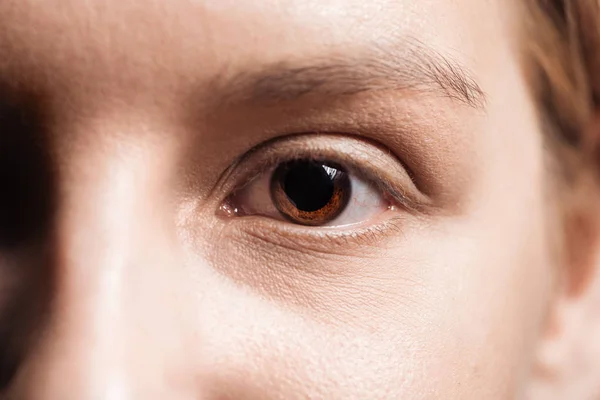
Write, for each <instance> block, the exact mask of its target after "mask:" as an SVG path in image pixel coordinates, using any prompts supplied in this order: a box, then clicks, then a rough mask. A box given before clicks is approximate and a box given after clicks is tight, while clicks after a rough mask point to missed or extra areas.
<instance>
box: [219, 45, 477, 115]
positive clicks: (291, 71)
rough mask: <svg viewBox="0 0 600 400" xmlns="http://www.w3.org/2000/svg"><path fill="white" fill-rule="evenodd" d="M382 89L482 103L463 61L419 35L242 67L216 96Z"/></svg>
mask: <svg viewBox="0 0 600 400" xmlns="http://www.w3.org/2000/svg"><path fill="white" fill-rule="evenodd" d="M220 87H221V88H223V86H220ZM382 90H405V91H410V92H414V93H420V94H425V95H430V96H431V95H432V94H433V95H437V96H441V97H446V98H450V99H452V100H453V101H455V102H458V103H460V104H463V105H467V106H469V107H472V108H474V109H477V110H482V109H484V108H485V104H486V96H485V93H484V91H483V90H482V89H481V87H480V86H479V85H478V84H477V82H476V81H475V79H474V78H473V75H472V74H471V73H469V71H468V70H467V69H466V68H465V67H463V66H461V65H460V64H459V63H458V62H456V61H455V60H453V59H452V58H451V57H450V56H448V55H443V54H441V53H440V52H438V51H436V50H434V49H431V48H430V47H427V46H426V45H425V44H423V43H421V42H419V41H413V42H412V43H410V44H409V45H407V46H405V47H404V48H403V50H402V51H394V50H393V49H387V48H382V47H373V48H372V49H370V50H369V51H367V52H365V53H364V54H359V55H355V56H351V57H343V56H336V57H331V58H323V59H317V60H311V61H310V62H309V63H300V64H294V63H293V62H291V61H284V62H279V63H274V64H270V65H267V66H265V67H262V68H261V69H260V70H258V71H250V72H248V71H245V72H242V73H239V74H237V75H234V76H233V77H231V78H229V79H227V81H226V83H225V85H224V89H223V90H221V93H222V99H221V100H222V101H224V102H226V103H229V102H238V101H249V102H250V101H251V102H256V101H260V102H264V103H277V102H281V101H292V100H298V99H299V98H302V97H304V96H307V95H326V96H344V95H353V94H358V93H361V92H368V91H382Z"/></svg>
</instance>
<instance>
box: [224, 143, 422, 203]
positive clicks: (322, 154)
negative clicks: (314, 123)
mask: <svg viewBox="0 0 600 400" xmlns="http://www.w3.org/2000/svg"><path fill="white" fill-rule="evenodd" d="M311 139H312V142H313V143H314V142H316V141H320V142H321V143H320V145H317V146H310V143H311ZM340 141H345V142H346V143H343V145H342V144H340V143H339V142H340ZM322 142H330V144H332V142H336V143H335V144H337V146H333V148H327V146H326V145H325V144H326V143H322ZM348 142H349V143H348ZM307 145H308V146H307ZM340 147H345V148H346V149H348V150H352V151H346V152H340V151H339V150H340ZM361 150H364V151H367V152H368V153H370V154H368V155H367V156H363V155H362V152H361ZM350 153H352V154H350ZM373 156H375V157H377V158H379V159H380V160H381V161H380V162H382V163H385V164H386V166H387V167H389V169H391V170H393V171H394V172H396V174H393V173H392V172H390V171H383V169H384V168H383V166H376V165H374V162H372V159H373V158H374V157H373ZM306 157H314V158H316V159H319V158H322V159H326V160H330V161H335V162H338V163H340V164H343V165H344V167H345V168H347V169H348V170H349V172H351V173H353V174H356V175H357V176H359V177H361V178H362V179H365V180H367V181H368V182H369V183H371V184H373V185H374V186H375V187H377V188H379V189H380V190H382V191H385V192H387V194H389V195H390V196H392V197H393V200H394V202H395V203H400V204H398V205H400V206H402V207H404V208H407V209H408V211H412V212H423V211H426V210H427V208H428V207H429V206H430V203H431V200H430V199H429V197H428V196H426V195H425V194H423V193H422V192H421V191H419V190H418V188H416V185H415V182H414V180H413V179H412V176H411V171H409V170H408V168H406V166H405V165H404V164H403V163H401V162H400V161H399V160H398V159H397V158H396V157H395V156H394V155H393V154H392V153H391V151H389V150H387V151H386V149H385V148H382V146H377V145H376V144H368V143H365V140H364V139H362V138H357V137H351V136H348V135H343V134H331V133H327V134H319V133H306V134H294V135H288V136H285V137H279V138H275V139H271V140H269V141H267V142H263V143H261V144H259V145H258V146H255V147H253V148H252V149H250V150H249V151H248V152H246V153H245V154H244V155H242V156H241V157H240V158H239V159H237V160H236V161H235V162H234V163H233V164H232V165H231V166H230V167H229V168H228V169H227V170H226V171H225V173H224V174H223V175H222V178H221V180H220V182H219V183H218V184H217V186H216V188H217V189H216V192H218V193H221V194H222V196H223V198H222V199H221V201H224V200H225V198H226V197H228V196H229V195H231V194H232V193H235V192H236V191H239V190H242V189H243V188H244V187H246V186H247V185H249V184H250V183H252V182H253V181H254V180H255V179H257V178H259V177H260V176H261V175H262V174H264V173H268V172H269V171H270V169H272V168H274V167H275V166H276V165H277V163H278V162H282V161H287V160H290V159H293V158H306ZM359 158H361V160H360V161H357V159H359ZM248 164H250V165H248ZM386 175H388V176H386ZM389 175H395V176H394V177H392V176H389ZM398 175H402V176H398ZM232 179H233V180H234V182H231V180H232ZM400 182H401V183H400ZM396 183H397V184H396ZM409 185H410V186H414V188H413V190H410V189H408V188H407V186H409ZM401 189H405V190H401Z"/></svg>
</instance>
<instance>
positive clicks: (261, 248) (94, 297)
mask: <svg viewBox="0 0 600 400" xmlns="http://www.w3.org/2000/svg"><path fill="white" fill-rule="evenodd" d="M514 20H515V15H512V11H511V10H510V9H509V7H507V6H506V3H505V2H504V1H500V0H496V1H494V0H486V1H481V0H429V1H413V0H406V1H404V0H396V1H383V0H382V1H363V0H357V1H350V0H339V1H323V0H319V1H306V0H283V1H275V0H273V1H266V0H265V1H239V0H236V1H234V0H231V1H223V0H218V1H217V0H215V1H202V0H170V1H155V0H147V1H141V0H132V1H126V0H105V1H100V0H89V1H80V0H60V1H58V0H56V1H40V0H4V1H1V2H0V82H1V83H2V87H5V88H6V90H7V92H10V93H12V94H14V93H16V94H19V93H34V94H35V96H34V97H36V98H39V99H43V102H42V103H43V104H44V107H45V108H46V110H45V113H46V114H47V115H48V116H49V117H48V129H47V132H46V134H47V136H48V138H49V140H48V146H49V153H51V155H52V156H51V158H52V163H53V164H54V165H53V167H56V171H57V182H56V186H57V192H58V200H57V215H56V218H55V219H56V229H55V234H54V235H55V236H54V237H53V238H52V240H51V243H52V245H53V246H55V247H56V248H55V249H54V251H55V252H57V253H58V256H57V260H58V261H56V262H55V264H56V265H54V268H56V270H57V288H58V289H57V294H56V297H57V301H56V304H57V306H56V310H54V313H53V318H52V321H53V322H51V323H50V325H51V326H50V327H46V328H45V329H47V331H48V332H49V333H48V334H47V335H44V336H43V338H42V339H40V340H39V343H38V344H36V346H35V347H33V348H32V350H31V352H30V354H28V356H27V358H26V360H25V362H24V367H23V368H22V370H21V371H20V373H19V376H18V379H17V381H16V384H15V388H14V393H15V398H17V399H21V398H23V399H45V398H49V399H50V398H61V399H70V398H69V397H68V396H74V397H71V398H74V399H75V398H77V399H88V398H89V399H91V398H107V399H108V398H112V397H95V394H97V393H110V390H114V391H115V392H114V393H121V394H123V393H124V394H123V397H115V398H127V399H129V398H131V399H134V398H145V399H149V398H161V399H166V398H174V399H175V398H177V399H179V398H181V399H188V398H190V399H192V398H207V399H211V398H215V399H217V398H219V399H224V398H231V399H237V398H286V399H294V398H315V399H316V398H332V399H333V398H340V399H353V398H356V399H367V398H369V399H375V398H410V399H436V398H444V399H452V398H454V399H468V398H472V399H483V398H485V399H493V398H497V399H505V398H510V397H512V396H514V395H515V394H516V393H517V392H519V391H520V390H522V389H523V386H524V382H525V381H526V380H527V376H528V372H529V371H528V368H529V365H530V359H531V357H532V352H533V350H532V349H533V347H534V343H535V339H536V335H537V333H538V332H539V330H540V329H541V327H542V326H543V322H544V321H543V318H544V314H545V304H546V300H547V298H548V296H549V295H548V287H549V286H550V280H551V278H550V277H548V275H550V274H548V271H546V269H547V268H548V265H549V264H550V263H549V261H548V259H547V256H546V250H547V249H546V247H545V242H544V239H543V237H544V235H543V232H544V228H545V211H544V207H543V203H544V199H543V197H544V196H543V193H544V187H543V168H542V166H543V165H542V154H541V149H542V145H541V138H540V135H539V132H538V131H539V130H538V127H537V124H536V122H535V119H534V117H533V115H534V112H533V109H532V105H531V104H530V100H529V98H528V95H527V90H526V87H525V85H524V83H523V79H522V77H521V75H520V72H519V66H518V60H517V56H516V54H515V53H514V52H513V50H512V45H513V41H514V40H515V39H514V33H515V32H513V28H512V27H511V25H510V22H509V21H514ZM407 43H422V44H423V45H424V46H427V47H428V48H431V49H432V52H436V53H439V54H443V55H444V57H447V58H448V59H451V60H453V62H455V63H456V64H457V65H460V68H461V69H463V70H464V71H465V72H466V73H468V75H469V76H470V77H472V78H473V79H474V80H475V81H476V82H477V83H478V85H479V87H480V88H481V89H482V91H483V93H485V99H486V101H485V108H483V109H474V108H473V107H468V106H465V105H464V104H459V103H457V102H455V101H453V99H452V98H448V96H443V95H432V94H431V93H429V94H426V93H425V94H424V93H417V92H411V91H404V92H402V91H400V92H398V93H396V92H394V91H391V92H387V91H382V92H381V93H379V92H377V93H371V94H365V95H364V96H362V97H361V96H356V97H352V96H350V97H349V98H347V99H345V100H343V101H337V100H336V101H331V102H329V101H328V99H327V98H324V99H321V100H319V99H317V100H316V101H315V103H311V101H312V100H310V101H308V103H304V102H303V101H298V102H295V101H291V102H290V104H287V103H286V105H285V107H284V109H283V111H285V112H282V109H279V108H278V106H277V107H274V108H273V107H267V106H265V107H262V106H260V105H259V104H239V105H236V104H233V105H228V106H226V107H222V106H220V105H218V104H214V103H215V102H216V100H215V99H217V98H220V94H221V93H220V92H219V91H220V90H221V88H222V87H223V85H222V84H221V83H222V82H228V80H229V78H232V77H235V76H239V75H240V74H243V73H244V72H246V71H260V70H261V69H262V68H264V67H268V66H272V65H279V64H281V63H285V64H286V65H288V64H289V65H299V66H304V65H306V64H307V63H311V62H314V61H315V60H319V61H323V62H327V60H329V59H339V58H344V57H349V58H352V57H357V55H358V57H360V55H361V54H365V53H366V52H369V51H370V50H372V49H374V48H384V49H386V50H385V51H386V52H387V53H392V54H393V52H395V51H398V54H404V53H406V48H407ZM251 103H252V102H251ZM315 104H316V106H315ZM282 107H283V106H282ZM190 116H192V117H190ZM292 120H293V121H292ZM353 121H358V122H356V124H355V125H356V126H360V127H366V128H365V129H363V130H360V129H357V130H358V131H359V132H358V134H359V135H363V136H365V137H366V138H367V139H369V140H373V141H379V142H382V143H384V144H385V145H386V146H387V147H389V148H390V149H391V150H392V151H393V152H394V153H396V154H399V158H402V159H403V161H405V162H406V163H407V164H409V165H410V166H411V167H412V169H413V172H414V174H415V175H416V179H417V180H418V179H419V178H422V180H423V181H424V182H425V184H426V186H428V187H430V188H431V193H433V194H434V196H438V197H439V200H440V201H439V210H438V211H439V212H437V213H433V214H432V215H427V216H421V217H420V218H410V217H403V221H404V222H405V225H403V226H402V227H401V229H399V231H398V232H397V233H396V234H394V235H393V237H392V238H388V239H386V240H385V241H384V240H383V239H382V240H376V241H375V242H376V243H374V244H370V245H364V246H362V245H361V246H359V245H352V244H343V243H342V244H340V242H338V243H337V245H336V246H337V247H336V246H327V245H323V247H319V243H316V242H315V243H313V242H310V241H309V240H308V239H307V241H304V242H303V241H302V240H300V239H295V238H294V237H292V238H291V239H289V240H290V241H291V242H292V243H293V245H289V243H288V245H287V246H285V245H283V244H282V243H283V242H284V239H280V238H266V239H265V238H263V239H260V234H254V235H251V234H250V233H247V232H246V231H244V229H243V228H240V229H239V230H236V229H230V230H226V229H223V231H222V232H221V231H219V232H216V233H215V230H214V229H213V227H215V226H218V223H217V222H215V221H214V208H215V207H213V206H214V204H213V203H211V202H210V201H209V200H210V196H211V193H212V192H213V190H214V188H215V185H216V182H217V181H218V179H219V177H220V176H221V175H222V173H223V171H224V170H225V169H226V168H227V167H228V166H229V165H230V164H231V163H232V162H233V160H235V159H236V158H237V157H239V156H240V155H242V154H243V153H244V152H246V151H248V150H249V149H250V148H252V147H253V146H255V145H257V144H259V143H261V142H264V141H267V140H270V139H274V138H276V137H278V136H280V135H283V134H285V133H289V130H295V131H300V132H310V131H317V130H320V129H322V128H323V127H324V126H329V127H330V130H334V131H336V132H341V133H344V132H345V131H344V129H345V127H348V126H350V122H353ZM356 126H355V128H356ZM348 129H350V128H348ZM351 133H353V134H354V133H355V132H354V131H353V132H351ZM190 149H192V150H190ZM190 153H192V154H191V155H190ZM194 196H195V197H196V198H198V199H201V200H202V201H198V202H195V203H194V205H195V206H194V208H193V209H194V212H196V211H197V210H199V211H198V213H199V214H200V215H201V217H191V216H190V214H191V213H190V212H189V209H190V207H188V205H189V204H188V203H187V201H188V199H189V198H190V197H194ZM204 200H206V202H203V201H204ZM197 203H200V205H198V204H197ZM181 210H183V211H181ZM523 216H527V218H526V219H524V218H523ZM182 221H183V222H182ZM404 222H403V223H404ZM244 232H246V233H244ZM294 247H296V248H297V247H300V248H301V251H297V250H295V249H294ZM325 247H327V248H325ZM332 248H333V249H334V250H331V249H332ZM215 249H217V250H218V251H216V250H215ZM315 249H316V250H315ZM301 264H302V265H301ZM305 266H310V269H311V270H310V271H309V272H307V269H308V268H305ZM324 271H325V272H324ZM57 360H59V361H57ZM65 376H69V379H68V380H69V382H65V381H66V378H64V377H65ZM67 383H68V384H69V385H68V386H67ZM119 391H120V392H119ZM44 396H46V397H44ZM98 396H102V395H98ZM106 396H108V394H106ZM115 396H116V395H115ZM136 396H137V397H136ZM186 396H187V397H186Z"/></svg>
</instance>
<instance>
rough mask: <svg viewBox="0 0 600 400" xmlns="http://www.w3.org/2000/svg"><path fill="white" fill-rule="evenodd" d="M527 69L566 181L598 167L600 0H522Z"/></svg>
mask: <svg viewBox="0 0 600 400" xmlns="http://www.w3.org/2000/svg"><path fill="white" fill-rule="evenodd" d="M524 2H525V4H526V7H527V10H525V11H526V15H527V18H526V24H525V26H526V32H525V35H526V40H525V41H524V43H525V49H524V52H525V57H524V59H525V60H526V61H525V63H526V71H527V74H528V78H529V80H530V82H531V87H532V89H533V95H534V97H535V99H536V101H537V103H538V104H539V110H540V117H541V119H542V121H543V123H544V127H545V129H546V131H547V133H548V137H549V139H550V140H549V141H548V143H549V145H550V146H551V147H552V148H553V149H554V150H555V151H556V152H557V153H556V152H555V154H556V158H557V161H558V164H560V165H561V170H562V171H563V172H564V176H565V177H566V178H567V183H571V184H573V183H575V182H576V181H577V179H578V178H577V177H578V175H579V174H580V173H582V171H583V170H588V171H590V170H597V169H598V168H597V167H598V158H597V156H598V142H599V141H600V138H599V137H598V136H599V134H600V132H598V131H596V132H594V130H593V129H591V127H592V125H593V123H594V121H593V117H594V115H595V112H596V111H597V110H598V107H599V105H600V0H525V1H524Z"/></svg>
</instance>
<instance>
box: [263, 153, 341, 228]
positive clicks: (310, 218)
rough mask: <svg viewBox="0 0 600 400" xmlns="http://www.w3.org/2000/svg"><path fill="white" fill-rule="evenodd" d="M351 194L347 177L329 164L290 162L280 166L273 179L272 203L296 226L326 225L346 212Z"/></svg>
mask: <svg viewBox="0 0 600 400" xmlns="http://www.w3.org/2000/svg"><path fill="white" fill-rule="evenodd" d="M350 194H351V184H350V179H349V177H348V174H347V173H346V172H345V171H344V170H343V169H342V168H340V167H339V166H336V165H335V164H331V163H327V162H320V161H314V160H294V161H288V162H285V163H282V164H281V165H279V166H278V167H277V169H276V170H275V172H274V173H273V177H272V178H271V197H272V199H273V203H274V204H275V206H276V207H277V209H278V210H279V212H280V213H281V214H283V215H284V216H285V217H286V218H287V219H289V220H290V221H292V222H294V223H297V224H302V225H323V224H326V223H327V222H329V221H331V220H333V219H334V218H336V217H337V216H339V215H340V213H341V212H342V211H344V209H345V208H346V206H347V205H348V201H349V200H350Z"/></svg>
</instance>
